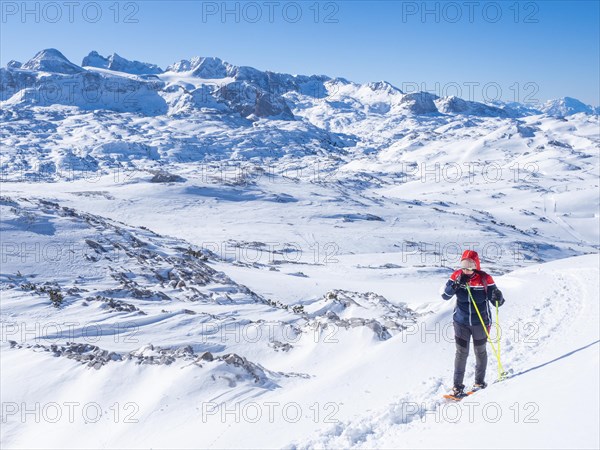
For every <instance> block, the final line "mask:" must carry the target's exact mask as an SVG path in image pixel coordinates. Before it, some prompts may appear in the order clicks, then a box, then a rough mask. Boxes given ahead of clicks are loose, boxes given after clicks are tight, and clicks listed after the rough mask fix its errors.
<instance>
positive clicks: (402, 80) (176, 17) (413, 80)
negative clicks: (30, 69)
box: [0, 0, 600, 105]
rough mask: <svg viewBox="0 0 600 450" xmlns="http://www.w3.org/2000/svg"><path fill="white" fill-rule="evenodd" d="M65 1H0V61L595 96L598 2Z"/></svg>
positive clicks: (525, 95) (475, 92)
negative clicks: (115, 58) (51, 59)
mask: <svg viewBox="0 0 600 450" xmlns="http://www.w3.org/2000/svg"><path fill="white" fill-rule="evenodd" d="M74 3H75V5H74V6H69V4H68V2H62V1H56V2H26V3H25V5H26V7H25V8H23V3H22V2H21V1H2V5H1V6H2V18H1V23H0V26H1V29H0V37H1V43H0V63H1V64H2V65H3V66H4V65H6V63H7V62H8V61H10V60H11V59H16V60H18V61H22V62H24V61H26V60H27V59H29V58H31V57H32V56H33V55H34V54H35V53H36V52H37V51H39V50H41V49H43V48H50V47H53V48H57V49H59V50H60V51H62V52H63V53H64V54H65V56H67V57H68V58H69V59H70V60H72V61H73V62H75V63H77V64H80V63H81V60H82V58H83V57H84V56H85V55H86V54H87V53H89V51H91V50H97V51H98V52H100V53H101V54H104V55H108V54H110V53H113V52H116V53H119V54H120V55H121V56H124V57H126V58H129V59H137V60H140V61H146V62H152V63H155V64H158V65H160V66H161V67H163V68H164V67H166V66H167V65H169V64H171V63H172V62H174V61H177V60H179V59H183V58H186V59H189V58H191V57H192V56H218V57H220V58H222V59H224V60H226V61H228V62H230V63H232V64H235V65H249V66H253V67H256V68H258V69H261V70H273V71H277V72H286V73H293V74H295V73H301V74H326V75H329V76H340V77H344V78H347V79H350V80H352V81H356V82H367V81H377V80H386V81H389V82H391V83H392V84H394V85H396V86H398V87H399V88H401V89H403V90H405V91H410V90H415V89H419V90H430V91H431V92H434V93H436V94H438V95H454V94H460V95H461V96H462V97H463V98H467V99H469V98H470V99H474V100H482V99H494V98H497V97H500V98H501V99H503V100H519V101H525V102H535V101H536V100H538V101H545V100H547V99H549V98H557V97H562V96H571V97H576V98H579V99H580V100H582V101H584V102H585V103H589V104H593V105H598V104H600V87H599V86H600V44H599V42H600V34H599V28H600V8H599V3H600V2H598V1H568V2H562V1H538V2H530V1H523V2H516V1H512V0H509V1H499V2H488V1H475V2H473V3H472V4H471V6H469V4H468V3H467V2H465V1H463V0H459V1H456V2H421V1H418V2H412V1H381V2H380V1H370V2H365V1H338V2H335V1H334V2H329V1H323V2H316V1H307V2H290V1H273V2H268V1H256V2H225V3H224V2H220V1H219V2H200V1H169V2H165V1H137V2H128V1H125V2H115V1H113V0H110V1H99V2H88V1H76V2H74ZM25 9H27V11H25ZM225 9H227V10H229V11H230V12H229V13H228V14H225V15H224V16H223V13H224V12H225Z"/></svg>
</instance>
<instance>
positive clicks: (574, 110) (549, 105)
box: [541, 97, 597, 117]
mask: <svg viewBox="0 0 600 450" xmlns="http://www.w3.org/2000/svg"><path fill="white" fill-rule="evenodd" d="M541 110H542V111H543V112H544V113H546V114H548V115H549V116H554V117H564V116H570V115H572V114H578V113H585V114H597V112H596V110H595V108H593V107H592V106H590V105H586V104H585V103H583V102H581V101H579V100H577V99H576V98H572V97H563V98H559V99H555V100H550V101H548V102H546V103H544V105H543V106H542V107H541Z"/></svg>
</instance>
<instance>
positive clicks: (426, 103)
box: [400, 92, 438, 114]
mask: <svg viewBox="0 0 600 450" xmlns="http://www.w3.org/2000/svg"><path fill="white" fill-rule="evenodd" d="M437 99H438V96H437V95H434V94H430V93H429V92H413V93H410V94H406V95H405V96H404V97H402V100H401V101H400V104H401V106H402V107H403V108H404V109H406V110H408V111H410V112H411V113H413V114H429V113H437V112H438V109H437V108H436V106H435V103H434V100H437Z"/></svg>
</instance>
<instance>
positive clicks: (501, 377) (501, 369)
mask: <svg viewBox="0 0 600 450" xmlns="http://www.w3.org/2000/svg"><path fill="white" fill-rule="evenodd" d="M466 286H467V292H468V293H469V298H470V299H471V302H473V306H474V307H475V311H476V312H477V317H479V321H480V322H481V326H482V327H483V331H485V334H486V336H487V338H488V341H489V342H490V345H491V346H492V350H493V351H494V353H495V355H496V360H497V361H498V381H502V380H504V379H505V378H506V375H507V374H506V372H505V371H504V367H502V363H501V362H500V333H499V330H500V323H499V316H500V315H499V313H498V302H496V336H497V341H496V343H497V345H498V347H497V348H496V346H494V343H493V342H492V338H491V337H490V333H489V332H488V330H487V327H486V326H485V323H484V322H483V317H481V313H480V312H479V308H478V307H477V303H475V299H474V298H473V294H471V289H469V285H468V284H467V285H466ZM486 301H487V300H486Z"/></svg>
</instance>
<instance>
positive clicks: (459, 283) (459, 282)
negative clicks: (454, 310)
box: [452, 273, 469, 291]
mask: <svg viewBox="0 0 600 450" xmlns="http://www.w3.org/2000/svg"><path fill="white" fill-rule="evenodd" d="M468 282H469V277H468V276H467V275H465V274H464V273H463V274H461V275H460V277H458V278H457V279H456V280H454V282H453V283H452V287H453V288H454V290H455V291H456V290H457V289H459V288H462V289H466V288H467V283H468Z"/></svg>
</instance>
